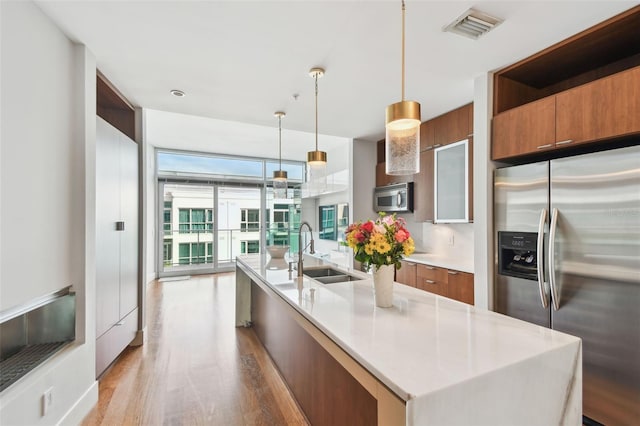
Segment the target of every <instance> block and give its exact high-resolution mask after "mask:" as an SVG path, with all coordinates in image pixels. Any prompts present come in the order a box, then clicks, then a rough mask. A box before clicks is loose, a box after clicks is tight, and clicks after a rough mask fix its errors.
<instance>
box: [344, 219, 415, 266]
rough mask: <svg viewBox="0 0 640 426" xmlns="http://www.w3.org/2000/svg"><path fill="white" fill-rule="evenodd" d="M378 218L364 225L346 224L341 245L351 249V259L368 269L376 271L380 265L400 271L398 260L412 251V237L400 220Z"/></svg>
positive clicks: (413, 249)
mask: <svg viewBox="0 0 640 426" xmlns="http://www.w3.org/2000/svg"><path fill="white" fill-rule="evenodd" d="M378 215H379V217H378V218H377V219H376V220H375V221H373V220H367V221H366V222H357V223H353V224H351V225H349V226H348V227H347V230H346V232H345V234H346V240H347V241H345V242H344V243H342V244H343V245H346V246H348V247H351V248H352V249H353V253H354V258H355V259H356V260H357V261H359V262H361V263H362V264H363V265H364V267H365V268H366V269H367V270H368V269H369V268H370V266H371V265H373V266H374V267H375V271H377V270H378V269H380V266H382V265H394V266H395V268H396V269H399V268H400V261H401V260H402V258H403V257H404V256H409V255H410V254H411V253H413V252H414V251H415V245H414V242H413V238H411V234H410V233H409V231H408V230H407V228H406V227H405V226H406V222H405V220H404V219H403V218H401V217H396V214H395V213H394V214H393V215H391V216H387V215H385V213H383V212H380V213H378Z"/></svg>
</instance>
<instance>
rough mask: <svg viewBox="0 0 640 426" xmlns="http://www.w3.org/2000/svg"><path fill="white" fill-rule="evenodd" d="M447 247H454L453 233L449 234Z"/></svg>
mask: <svg viewBox="0 0 640 426" xmlns="http://www.w3.org/2000/svg"><path fill="white" fill-rule="evenodd" d="M449 245H450V246H451V247H453V245H454V240H453V233H451V234H449Z"/></svg>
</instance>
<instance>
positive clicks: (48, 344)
mask: <svg viewBox="0 0 640 426" xmlns="http://www.w3.org/2000/svg"><path fill="white" fill-rule="evenodd" d="M75 327H76V296H75V293H74V292H72V291H71V287H66V288H64V289H62V290H60V291H56V292H55V293H52V294H49V295H46V296H43V297H40V298H37V299H34V300H31V301H29V302H28V303H25V304H24V305H21V306H16V307H14V308H10V309H7V310H5V311H2V312H0V392H2V391H4V390H5V389H7V388H8V387H9V386H11V385H12V384H14V383H15V382H17V381H18V380H20V379H21V378H22V377H24V376H26V375H27V374H28V373H29V372H30V371H32V370H33V369H35V368H36V367H37V366H39V365H40V364H42V363H43V362H45V361H46V360H48V359H49V358H51V356H53V355H54V354H55V353H56V352H58V351H60V350H61V349H62V348H64V347H66V346H67V345H69V344H70V343H71V342H73V341H74V340H75Z"/></svg>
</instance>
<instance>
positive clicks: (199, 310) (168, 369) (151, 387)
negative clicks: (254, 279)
mask: <svg viewBox="0 0 640 426" xmlns="http://www.w3.org/2000/svg"><path fill="white" fill-rule="evenodd" d="M234 318H235V274H234V273H225V274H216V275H206V276H200V277H193V278H191V279H188V280H184V281H167V282H157V281H154V282H153V283H151V284H149V286H148V287H147V342H146V343H145V344H144V345H143V346H141V347H137V348H128V349H127V350H126V351H125V352H124V353H123V355H122V356H121V357H120V359H119V360H118V361H117V362H116V363H115V364H114V365H113V366H112V367H111V369H110V370H108V371H107V373H106V374H104V375H103V377H102V378H101V380H100V384H99V389H100V396H99V402H98V404H97V405H96V407H94V409H93V410H92V411H91V413H90V414H89V415H88V416H87V418H85V420H84V422H83V425H225V426H226V425H230V426H232V425H270V426H271V425H306V424H308V423H307V421H306V419H305V417H304V415H303V414H302V412H301V411H300V409H299V407H298V406H297V404H296V402H295V401H294V399H293V397H292V396H291V394H290V393H289V391H288V389H287V388H286V386H285V385H284V383H283V381H282V379H281V377H280V376H279V374H278V372H277V371H276V370H275V367H274V365H273V363H272V362H271V359H270V358H269V356H268V355H267V353H266V352H265V350H264V348H263V347H262V346H261V344H260V342H259V341H258V340H257V338H256V336H255V334H254V333H253V330H252V329H245V328H236V327H235V326H234Z"/></svg>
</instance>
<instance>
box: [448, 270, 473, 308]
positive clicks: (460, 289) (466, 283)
mask: <svg viewBox="0 0 640 426" xmlns="http://www.w3.org/2000/svg"><path fill="white" fill-rule="evenodd" d="M447 275H448V277H447V284H448V290H449V297H450V298H452V299H455V300H459V301H461V302H464V303H468V304H470V305H473V302H474V295H473V274H468V273H466V272H459V271H453V270H451V269H449V270H448V271H447Z"/></svg>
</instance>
